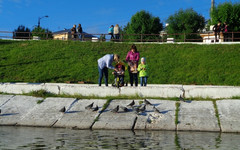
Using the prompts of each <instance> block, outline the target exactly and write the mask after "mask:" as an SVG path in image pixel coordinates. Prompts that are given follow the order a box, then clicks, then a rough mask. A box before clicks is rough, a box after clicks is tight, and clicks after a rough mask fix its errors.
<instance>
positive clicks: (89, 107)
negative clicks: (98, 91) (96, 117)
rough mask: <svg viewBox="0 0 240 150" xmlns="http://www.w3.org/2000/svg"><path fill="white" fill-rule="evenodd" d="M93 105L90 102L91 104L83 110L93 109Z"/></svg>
mask: <svg viewBox="0 0 240 150" xmlns="http://www.w3.org/2000/svg"><path fill="white" fill-rule="evenodd" d="M93 103H94V102H92V104H90V105H88V106H86V107H85V109H92V107H93Z"/></svg>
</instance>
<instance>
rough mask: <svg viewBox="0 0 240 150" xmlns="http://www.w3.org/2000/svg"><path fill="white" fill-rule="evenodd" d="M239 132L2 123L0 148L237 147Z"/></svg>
mask: <svg viewBox="0 0 240 150" xmlns="http://www.w3.org/2000/svg"><path fill="white" fill-rule="evenodd" d="M239 141H240V134H230V133H229V134H223V133H222V134H221V133H215V132H173V131H135V132H132V131H129V130H94V131H90V130H70V129H60V128H32V127H3V126H1V127H0V149H35V150H38V149H39V150H40V149H119V150H122V149H133V150H134V149H179V150H181V149H238V148H239V147H240V143H239Z"/></svg>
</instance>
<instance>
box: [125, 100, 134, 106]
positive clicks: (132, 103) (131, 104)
mask: <svg viewBox="0 0 240 150" xmlns="http://www.w3.org/2000/svg"><path fill="white" fill-rule="evenodd" d="M133 105H135V102H134V100H132V102H131V103H130V104H128V105H127V106H130V107H133Z"/></svg>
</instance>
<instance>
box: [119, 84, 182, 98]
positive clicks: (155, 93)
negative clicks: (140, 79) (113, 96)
mask: <svg viewBox="0 0 240 150" xmlns="http://www.w3.org/2000/svg"><path fill="white" fill-rule="evenodd" d="M181 87H182V86H181V85H155V86H154V85H148V86H147V87H140V86H138V87H134V86H133V87H121V89H120V94H121V95H133V96H135V95H139V96H141V97H179V95H180V94H181V93H182V92H181V90H180V89H181Z"/></svg>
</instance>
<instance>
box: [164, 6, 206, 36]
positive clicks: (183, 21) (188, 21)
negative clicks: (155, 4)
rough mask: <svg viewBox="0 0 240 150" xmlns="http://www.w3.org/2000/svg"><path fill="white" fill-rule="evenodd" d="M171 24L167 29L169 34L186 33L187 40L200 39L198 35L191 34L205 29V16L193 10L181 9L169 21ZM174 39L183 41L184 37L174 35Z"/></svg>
mask: <svg viewBox="0 0 240 150" xmlns="http://www.w3.org/2000/svg"><path fill="white" fill-rule="evenodd" d="M167 23H168V24H169V25H168V26H167V28H166V30H167V32H168V33H169V34H176V33H186V37H185V38H186V39H196V38H199V36H198V35H196V34H195V35H194V34H189V33H198V32H199V31H200V30H202V29H203V28H204V27H205V19H204V17H203V16H201V15H200V14H198V13H197V12H195V11H194V10H193V9H192V8H190V9H186V10H182V9H180V10H179V11H178V12H176V13H175V14H174V15H171V16H169V18H168V19H167ZM172 37H175V38H180V39H183V38H184V35H173V36H172Z"/></svg>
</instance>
